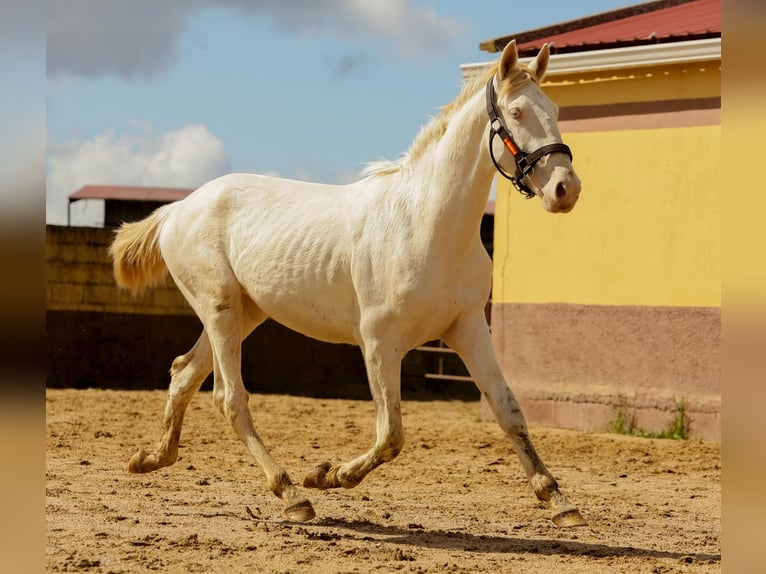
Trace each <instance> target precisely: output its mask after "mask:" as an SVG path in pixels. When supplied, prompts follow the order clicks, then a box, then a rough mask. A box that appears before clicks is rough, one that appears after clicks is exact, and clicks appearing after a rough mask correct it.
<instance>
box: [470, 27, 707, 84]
mask: <svg viewBox="0 0 766 574" xmlns="http://www.w3.org/2000/svg"><path fill="white" fill-rule="evenodd" d="M720 59H721V37H720V36H718V37H716V38H705V39H702V40H690V41H682V42H667V43H663V44H651V45H644V46H628V47H624V48H609V49H604V50H588V51H583V52H569V53H566V54H552V55H551V58H550V62H549V63H548V71H547V72H546V78H551V77H555V76H558V75H565V74H572V73H578V72H597V71H609V70H621V69H626V68H636V67H646V66H660V65H668V64H683V63H694V62H706V61H710V60H720ZM531 60H532V58H520V61H522V62H529V61H531ZM492 64H494V60H492V61H491V62H476V63H471V64H462V65H461V66H460V71H461V73H462V75H463V79H469V78H472V77H473V76H474V75H476V74H479V73H481V72H483V71H484V70H485V69H486V68H487V67H489V66H491V65H492Z"/></svg>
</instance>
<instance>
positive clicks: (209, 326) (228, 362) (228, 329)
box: [203, 293, 315, 521]
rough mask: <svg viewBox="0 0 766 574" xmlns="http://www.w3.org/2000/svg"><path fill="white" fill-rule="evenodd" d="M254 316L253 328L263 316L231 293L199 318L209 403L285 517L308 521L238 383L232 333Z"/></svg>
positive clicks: (308, 512) (309, 514)
mask: <svg viewBox="0 0 766 574" xmlns="http://www.w3.org/2000/svg"><path fill="white" fill-rule="evenodd" d="M211 306H212V305H211ZM246 306H247V311H246V310H245V307H246ZM256 313H260V318H259V320H258V321H257V322H256V324H257V323H260V322H261V321H263V320H265V318H266V316H265V314H263V312H262V311H260V310H259V309H257V307H256V306H255V305H254V304H252V302H251V301H250V300H249V299H245V300H244V301H243V300H242V297H241V296H240V295H239V293H237V294H236V295H235V294H234V293H232V294H230V295H227V294H223V295H222V296H220V301H219V302H218V303H217V304H215V305H214V311H211V312H210V313H209V314H208V316H207V317H205V318H203V323H205V329H206V330H207V332H208V336H209V337H210V343H211V347H212V350H213V370H214V388H213V400H214V401H215V403H216V406H218V408H219V410H220V411H221V413H222V414H223V416H224V417H225V418H226V419H227V420H228V421H229V423H230V424H231V426H232V428H233V429H234V432H235V433H236V434H237V436H238V437H239V438H240V440H241V441H242V442H243V443H245V445H246V446H247V449H248V450H249V451H250V454H251V455H252V456H253V458H255V460H256V462H258V464H259V465H260V467H261V469H262V470H263V473H264V474H265V475H266V481H267V483H268V485H269V488H270V489H271V491H272V492H273V493H274V494H275V495H276V496H277V497H278V498H280V499H282V504H283V512H284V514H285V516H287V517H288V518H289V519H291V520H296V521H305V520H311V519H312V518H314V516H315V514H314V508H313V507H312V506H311V502H309V501H308V499H306V498H305V497H304V496H303V495H302V494H301V492H300V491H299V490H298V488H297V487H295V486H294V485H293V483H292V481H291V480H290V477H289V476H288V475H287V472H285V470H284V469H283V468H282V467H281V466H280V465H279V464H278V463H277V462H276V460H274V458H273V457H272V456H271V454H270V453H269V451H268V450H267V449H266V446H265V445H264V444H263V441H261V438H260V437H259V436H258V434H257V433H256V432H255V428H254V427H253V419H252V417H251V415H250V410H249V408H248V400H249V396H248V394H247V391H246V390H245V386H244V383H243V382H242V373H241V358H242V342H241V339H240V338H239V337H238V336H237V335H236V333H239V332H240V331H241V330H242V323H243V321H245V320H247V318H248V317H249V318H250V320H251V321H252V320H253V319H254V317H255V315H256Z"/></svg>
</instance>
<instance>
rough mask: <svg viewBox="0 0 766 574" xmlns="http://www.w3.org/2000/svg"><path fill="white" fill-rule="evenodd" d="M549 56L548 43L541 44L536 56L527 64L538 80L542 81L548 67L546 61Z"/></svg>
mask: <svg viewBox="0 0 766 574" xmlns="http://www.w3.org/2000/svg"><path fill="white" fill-rule="evenodd" d="M550 57H551V50H550V48H549V47H548V44H543V47H542V48H540V51H539V52H538V53H537V57H536V58H535V59H534V60H532V62H531V63H530V64H529V69H530V70H532V73H533V74H534V75H535V77H536V78H537V81H538V82H542V81H543V78H544V77H545V71H546V70H547V69H548V61H549V60H550Z"/></svg>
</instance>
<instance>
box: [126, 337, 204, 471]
mask: <svg viewBox="0 0 766 574" xmlns="http://www.w3.org/2000/svg"><path fill="white" fill-rule="evenodd" d="M212 370H213V353H212V352H211V349H210V341H209V340H208V337H207V333H205V331H202V335H200V337H199V339H197V342H196V343H195V345H194V347H192V348H191V350H190V351H189V352H188V353H186V354H184V355H181V356H180V357H176V359H175V360H174V361H173V366H172V367H171V368H170V375H171V379H170V388H169V389H168V399H167V403H166V404H165V416H164V418H163V421H162V438H161V439H160V441H159V443H158V444H157V447H156V449H155V450H154V451H152V452H147V451H145V450H144V449H139V450H138V452H136V453H135V454H134V455H133V457H132V458H131V459H130V462H129V463H128V470H129V471H130V472H151V471H152V470H157V469H158V468H163V467H165V466H170V465H171V464H173V463H174V462H175V461H176V459H177V458H178V441H179V440H180V438H181V427H182V426H183V421H184V413H185V412H186V407H187V405H188V404H189V401H190V400H191V398H192V396H194V393H196V392H197V390H198V389H199V388H200V386H201V385H202V383H203V382H204V380H205V378H206V377H207V376H208V375H209V374H210V371H212Z"/></svg>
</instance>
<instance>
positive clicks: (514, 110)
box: [511, 108, 521, 120]
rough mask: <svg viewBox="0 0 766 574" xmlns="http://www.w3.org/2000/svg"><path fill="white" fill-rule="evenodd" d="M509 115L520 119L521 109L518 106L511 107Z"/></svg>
mask: <svg viewBox="0 0 766 574" xmlns="http://www.w3.org/2000/svg"><path fill="white" fill-rule="evenodd" d="M511 117H512V118H513V119H514V120H518V119H521V110H520V109H519V108H511Z"/></svg>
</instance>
